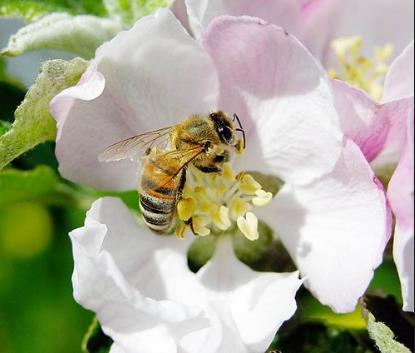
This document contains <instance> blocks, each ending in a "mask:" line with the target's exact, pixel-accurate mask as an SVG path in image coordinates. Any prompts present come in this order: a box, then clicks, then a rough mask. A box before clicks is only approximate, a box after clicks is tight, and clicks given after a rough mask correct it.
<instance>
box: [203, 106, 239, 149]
mask: <svg viewBox="0 0 415 353" xmlns="http://www.w3.org/2000/svg"><path fill="white" fill-rule="evenodd" d="M209 118H210V119H211V120H212V122H213V125H214V127H215V130H216V133H217V134H218V136H219V139H220V140H221V141H222V142H223V143H224V144H226V145H232V144H233V142H234V141H235V131H234V126H233V123H232V120H231V119H229V117H228V116H227V115H226V114H225V113H223V112H221V111H218V112H216V113H211V114H210V115H209Z"/></svg>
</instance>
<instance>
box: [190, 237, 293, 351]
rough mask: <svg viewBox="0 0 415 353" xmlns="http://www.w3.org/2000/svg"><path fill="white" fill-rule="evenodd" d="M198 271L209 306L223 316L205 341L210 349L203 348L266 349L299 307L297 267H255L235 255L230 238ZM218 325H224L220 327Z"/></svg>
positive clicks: (207, 334)
mask: <svg viewBox="0 0 415 353" xmlns="http://www.w3.org/2000/svg"><path fill="white" fill-rule="evenodd" d="M198 276H199V278H200V281H201V282H202V283H203V285H204V286H205V287H206V290H207V300H208V302H209V303H210V307H211V310H213V311H215V312H216V313H217V314H218V318H219V320H220V323H218V322H216V324H214V325H213V328H211V330H210V331H208V332H207V333H206V338H205V344H207V345H209V347H211V349H206V350H203V352H204V353H205V352H206V353H222V352H231V351H232V352H238V353H239V352H241V353H242V352H247V353H263V352H264V351H265V350H266V349H267V348H268V347H269V345H270V344H271V342H272V339H273V337H274V335H275V333H276V331H277V330H278V328H279V327H280V326H281V325H282V323H283V322H284V321H285V320H288V319H289V318H290V317H291V316H292V315H293V314H294V312H295V310H296V303H295V293H296V291H297V290H298V288H299V287H300V285H301V281H300V280H299V279H298V273H296V272H295V273H284V274H276V273H258V272H255V271H252V270H251V269H250V268H249V267H247V266H246V265H244V264H242V263H241V262H240V261H239V260H238V259H237V258H236V257H235V254H234V252H233V249H232V242H231V241H230V239H227V238H225V239H223V240H222V241H220V242H219V244H218V247H217V250H216V253H215V255H214V257H213V258H212V259H211V260H210V261H209V263H208V264H207V265H205V267H203V268H202V269H201V270H200V272H199V273H198ZM210 317H211V318H212V317H213V318H214V315H213V314H211V315H210ZM218 318H216V319H218ZM216 325H219V326H221V327H222V328H221V329H218V331H219V332H218V331H217V330H215V327H216ZM221 331H222V333H221V334H219V333H220V332H221ZM189 353H190V352H189Z"/></svg>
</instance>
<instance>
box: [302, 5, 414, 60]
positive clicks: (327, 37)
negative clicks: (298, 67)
mask: <svg viewBox="0 0 415 353" xmlns="http://www.w3.org/2000/svg"><path fill="white" fill-rule="evenodd" d="M302 18H303V32H302V34H301V35H300V39H301V40H302V42H303V43H304V44H305V45H306V46H307V48H309V49H310V51H311V52H312V53H313V54H314V55H316V56H317V57H318V58H320V59H321V60H322V62H323V63H325V64H327V65H328V66H331V65H332V64H333V56H332V53H331V51H330V43H331V41H332V40H333V39H335V38H338V37H344V36H357V35H360V36H362V37H363V40H364V42H363V48H362V52H363V54H364V55H366V56H372V55H373V48H374V47H375V46H384V45H386V44H388V43H391V44H393V45H394V48H395V50H396V53H400V52H401V51H402V50H403V49H404V48H405V46H406V45H407V44H408V43H409V41H410V40H411V39H413V27H414V2H413V1H412V0H365V1H361V0H348V1H343V0H305V1H303V3H302ZM330 54H331V55H330Z"/></svg>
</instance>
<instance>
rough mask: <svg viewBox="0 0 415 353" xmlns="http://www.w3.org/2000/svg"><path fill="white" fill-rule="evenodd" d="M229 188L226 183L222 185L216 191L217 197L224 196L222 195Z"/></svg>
mask: <svg viewBox="0 0 415 353" xmlns="http://www.w3.org/2000/svg"><path fill="white" fill-rule="evenodd" d="M226 190H228V188H227V187H226V186H225V185H221V186H219V187H218V190H217V191H216V195H217V197H222V195H223V194H224V193H225V192H226Z"/></svg>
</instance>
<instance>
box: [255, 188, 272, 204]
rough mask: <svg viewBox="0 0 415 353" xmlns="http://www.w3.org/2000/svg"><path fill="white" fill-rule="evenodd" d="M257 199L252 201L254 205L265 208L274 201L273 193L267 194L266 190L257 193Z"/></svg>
mask: <svg viewBox="0 0 415 353" xmlns="http://www.w3.org/2000/svg"><path fill="white" fill-rule="evenodd" d="M255 194H256V197H254V198H253V199H252V203H253V204H254V205H255V206H265V205H267V204H269V203H270V201H271V199H272V193H270V192H266V191H264V190H262V189H261V190H257V191H256V193H255Z"/></svg>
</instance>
